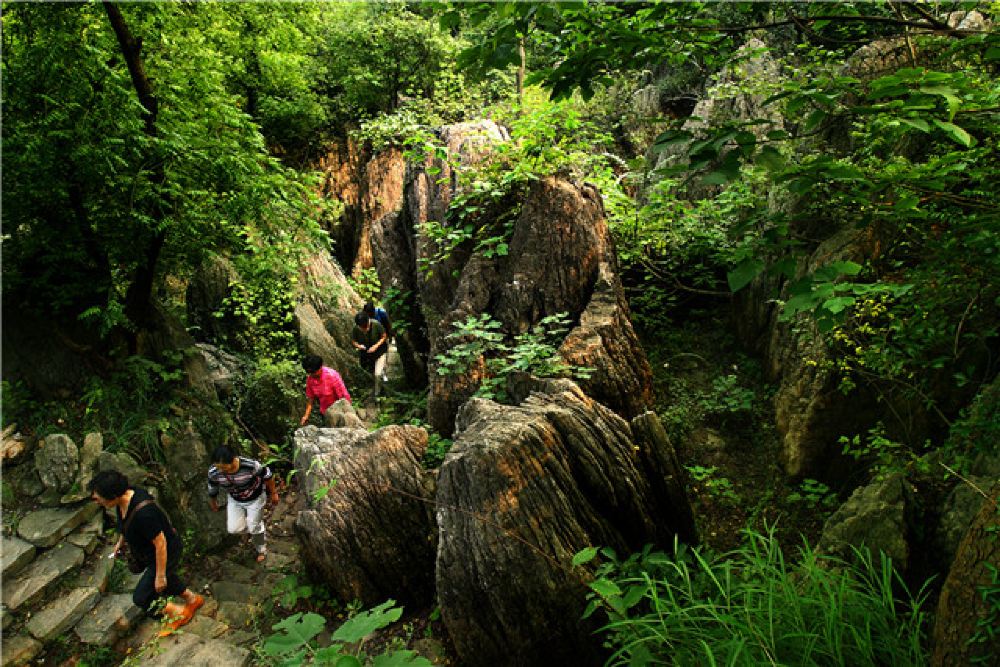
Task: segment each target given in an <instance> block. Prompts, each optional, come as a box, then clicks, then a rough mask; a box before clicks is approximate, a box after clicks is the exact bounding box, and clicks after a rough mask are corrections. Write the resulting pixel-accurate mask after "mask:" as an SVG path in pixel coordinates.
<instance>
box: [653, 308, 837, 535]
mask: <svg viewBox="0 0 1000 667" xmlns="http://www.w3.org/2000/svg"><path fill="white" fill-rule="evenodd" d="M728 317H729V316H728V310H727V309H717V310H703V311H699V310H693V311H690V312H689V313H688V316H687V317H685V319H684V321H683V322H681V323H677V324H675V325H672V326H662V327H658V328H657V329H656V330H655V331H642V330H641V329H640V331H639V336H640V340H641V342H642V344H643V347H644V348H645V350H646V354H647V356H648V358H649V362H650V365H651V366H652V369H653V378H654V390H655V400H656V412H657V414H658V415H659V416H660V419H661V420H662V421H663V424H664V427H665V428H666V429H667V433H668V434H669V435H670V439H671V442H672V443H673V445H674V447H675V448H676V449H677V454H678V456H679V458H680V459H681V463H682V465H684V466H685V467H686V468H687V470H688V474H689V481H690V484H691V486H690V499H691V502H692V504H693V508H694V514H695V521H696V523H697V526H698V530H699V533H700V536H701V539H702V542H703V543H704V544H705V545H706V546H708V547H710V548H712V549H714V550H718V551H728V550H730V549H733V548H735V547H737V546H738V545H739V544H740V543H741V542H742V531H743V530H744V529H746V528H751V529H753V530H755V531H758V532H764V531H766V530H767V529H773V530H774V531H775V533H776V534H777V536H778V538H779V540H780V542H781V544H782V547H783V549H784V550H785V551H786V553H793V552H794V550H795V549H796V548H797V547H798V546H800V545H801V544H802V540H803V538H805V539H807V540H808V541H809V542H810V543H815V541H816V540H817V539H818V537H819V533H820V531H821V530H822V526H823V521H824V520H825V518H826V516H827V515H828V514H829V511H830V506H831V505H832V504H833V501H834V496H833V494H832V493H829V492H827V491H825V490H824V489H822V488H819V489H815V488H813V489H806V490H805V491H804V490H803V489H802V488H801V487H800V486H799V485H795V484H791V483H789V482H787V480H786V478H785V474H784V471H783V469H782V464H781V440H780V436H779V435H778V433H777V432H776V430H775V426H774V406H773V397H774V392H775V387H774V386H773V385H771V384H769V383H768V381H767V378H766V377H765V373H764V369H763V366H762V363H761V361H760V360H759V359H756V358H753V357H752V356H750V355H748V354H746V353H745V352H743V351H741V348H740V346H739V344H738V343H737V341H736V340H735V339H734V337H733V335H732V334H731V333H729V332H730V330H731V329H732V326H731V323H730V322H729V320H728V319H727V318H728Z"/></svg>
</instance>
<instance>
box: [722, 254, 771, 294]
mask: <svg viewBox="0 0 1000 667" xmlns="http://www.w3.org/2000/svg"><path fill="white" fill-rule="evenodd" d="M763 270H764V262H762V261H760V260H759V259H748V260H746V261H745V262H743V263H742V264H740V265H739V266H737V267H736V268H735V269H733V270H732V271H730V272H729V273H727V274H726V280H728V281H729V289H730V290H731V291H733V292H738V291H740V290H741V289H743V288H744V287H746V286H747V284H749V283H750V281H751V280H753V279H754V278H756V277H757V276H758V275H760V272H761V271H763Z"/></svg>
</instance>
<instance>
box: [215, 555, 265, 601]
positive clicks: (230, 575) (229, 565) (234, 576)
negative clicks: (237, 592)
mask: <svg viewBox="0 0 1000 667" xmlns="http://www.w3.org/2000/svg"><path fill="white" fill-rule="evenodd" d="M256 575H257V571H256V570H254V569H252V568H249V567H246V566H245V565H240V564H239V563H234V562H233V561H231V560H227V561H223V563H222V565H220V566H219V574H218V580H219V581H220V582H225V581H231V582H236V583H241V584H249V583H251V582H252V581H253V580H254V578H255V577H256ZM216 597H218V595H216Z"/></svg>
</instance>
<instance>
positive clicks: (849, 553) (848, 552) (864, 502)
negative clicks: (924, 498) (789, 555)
mask: <svg viewBox="0 0 1000 667" xmlns="http://www.w3.org/2000/svg"><path fill="white" fill-rule="evenodd" d="M909 498H910V491H909V489H908V487H907V482H906V478H905V477H904V476H903V475H901V474H898V473H897V474H894V475H891V476H890V477H888V478H887V479H884V480H880V481H876V482H873V483H872V484H869V485H868V486H863V487H861V488H860V489H857V490H856V491H855V492H854V493H852V494H851V497H850V498H848V499H847V502H845V503H844V504H843V505H841V506H840V508H839V509H838V510H837V511H836V512H834V513H833V514H832V515H831V516H830V518H829V519H827V520H826V524H824V526H823V534H822V535H821V536H820V540H819V543H818V545H817V549H818V550H819V551H821V552H823V553H825V554H828V555H832V556H836V557H837V558H841V559H843V560H845V561H852V560H853V559H854V554H853V550H852V547H862V546H865V547H867V548H868V549H870V550H871V552H872V554H873V556H875V558H876V560H875V562H878V557H877V554H878V553H879V552H884V553H885V554H886V555H888V556H889V557H890V558H892V562H893V565H894V566H895V567H896V569H898V570H899V571H900V572H904V573H905V572H906V568H907V565H908V564H909V558H910V546H909V543H908V541H907V540H908V533H909V531H908V529H907V525H906V510H907V502H908V500H909Z"/></svg>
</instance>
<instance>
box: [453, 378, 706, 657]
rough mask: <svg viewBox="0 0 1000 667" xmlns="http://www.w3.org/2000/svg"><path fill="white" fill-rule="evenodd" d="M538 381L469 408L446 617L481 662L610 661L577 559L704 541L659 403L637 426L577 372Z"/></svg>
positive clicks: (461, 429)
mask: <svg viewBox="0 0 1000 667" xmlns="http://www.w3.org/2000/svg"><path fill="white" fill-rule="evenodd" d="M525 391H531V392H532V393H530V395H528V396H527V398H525V399H524V400H523V401H522V403H521V404H520V405H519V406H516V407H515V406H504V405H499V404H497V403H494V402H492V401H487V400H483V399H473V400H470V401H469V402H468V403H466V404H465V406H464V407H463V408H462V410H461V412H460V413H459V417H458V432H457V435H456V438H455V444H454V446H453V448H452V450H451V452H450V453H449V454H448V457H447V458H446V459H445V462H444V464H443V465H442V467H441V470H440V474H439V479H438V496H437V523H438V535H439V538H438V539H439V545H438V555H437V591H438V601H439V604H440V606H441V613H442V619H443V620H444V622H445V624H446V625H447V627H448V632H449V636H450V637H451V639H452V641H453V642H454V643H455V647H456V649H457V650H458V653H459V655H460V656H461V658H462V660H463V661H464V662H466V663H467V664H470V665H495V664H566V665H570V664H572V665H582V664H597V663H600V662H601V661H602V660H601V655H602V654H601V651H600V640H599V639H598V638H596V637H595V636H594V634H593V631H594V630H595V629H596V628H595V627H592V625H589V624H588V623H587V622H586V621H581V620H580V618H581V615H582V613H583V608H584V606H585V594H586V591H587V588H586V585H585V584H586V581H587V580H588V578H589V577H590V574H589V573H588V572H586V571H585V570H584V569H582V568H573V567H571V565H570V562H571V559H572V557H573V555H574V554H575V553H576V552H578V551H579V550H581V549H583V548H585V547H587V546H590V545H595V546H596V545H602V546H610V547H612V548H614V549H616V550H618V552H619V553H626V552H628V551H631V550H636V549H639V548H641V547H642V546H643V545H644V544H647V543H650V542H652V543H656V544H659V545H661V546H667V545H670V544H671V543H672V539H673V536H674V535H675V534H679V535H680V536H681V537H682V538H683V539H687V540H693V539H694V537H695V536H694V528H693V524H692V522H691V516H692V515H691V511H690V507H689V506H688V503H687V499H686V496H685V493H684V488H685V485H684V483H683V480H682V477H681V474H682V470H681V469H680V468H679V466H677V465H676V459H675V457H674V455H673V453H672V451H670V450H669V443H667V441H666V437H665V435H664V434H663V431H662V427H660V428H657V423H656V418H655V415H653V414H652V413H649V414H648V415H647V416H643V417H640V418H639V419H638V420H636V421H635V422H633V424H632V425H631V426H630V424H629V423H628V422H626V421H625V420H623V419H622V418H621V417H619V416H618V415H616V414H615V413H614V412H612V411H611V410H609V409H608V408H606V407H604V406H602V405H600V404H598V403H596V402H595V401H593V400H591V399H589V398H588V397H587V396H585V395H584V394H583V393H582V392H581V391H580V389H579V388H578V387H576V385H574V384H573V383H571V382H569V381H567V380H560V381H530V384H529V385H528V386H522V387H520V388H519V389H515V390H514V391H513V393H516V394H523V393H524V392H525Z"/></svg>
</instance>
